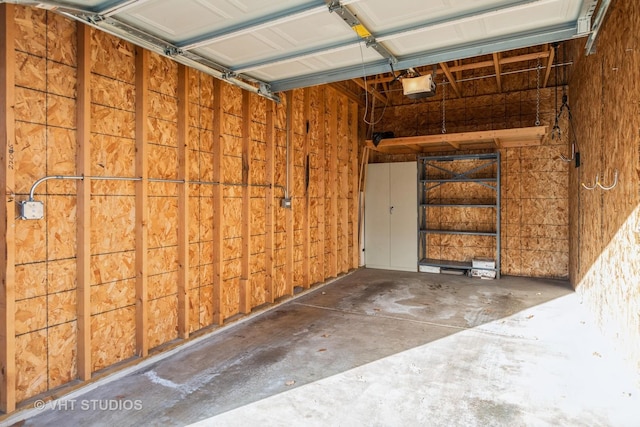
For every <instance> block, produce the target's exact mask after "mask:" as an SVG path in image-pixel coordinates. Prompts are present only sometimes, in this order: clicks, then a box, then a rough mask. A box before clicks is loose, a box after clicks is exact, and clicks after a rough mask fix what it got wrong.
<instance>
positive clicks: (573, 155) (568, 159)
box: [560, 144, 576, 163]
mask: <svg viewBox="0 0 640 427" xmlns="http://www.w3.org/2000/svg"><path fill="white" fill-rule="evenodd" d="M575 158H576V144H571V158H569V157H565V155H564V154H560V160H562V161H563V162H567V163H569V162H572V161H573V159H575Z"/></svg>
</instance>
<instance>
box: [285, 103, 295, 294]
mask: <svg viewBox="0 0 640 427" xmlns="http://www.w3.org/2000/svg"><path fill="white" fill-rule="evenodd" d="M286 97H287V130H286V132H287V165H286V167H287V170H288V171H289V172H288V173H287V183H286V187H287V189H288V190H289V194H288V196H289V197H293V195H292V187H291V182H292V181H293V174H294V162H293V150H294V148H293V92H292V91H288V92H287V94H286ZM285 221H286V239H287V241H286V249H285V253H286V255H285V256H286V263H285V286H286V289H287V294H288V295H293V288H294V283H293V244H294V239H293V233H294V227H293V207H291V208H289V209H286V212H285Z"/></svg>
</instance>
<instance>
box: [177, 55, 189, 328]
mask: <svg viewBox="0 0 640 427" xmlns="http://www.w3.org/2000/svg"><path fill="white" fill-rule="evenodd" d="M188 84H189V68H187V67H185V66H184V65H178V179H179V180H184V181H185V182H184V184H182V185H179V186H178V337H180V338H183V339H186V338H188V337H189V271H190V269H189V184H188V182H187V181H188V180H189V153H188V139H189V90H188V87H187V85H188Z"/></svg>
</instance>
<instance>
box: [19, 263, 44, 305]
mask: <svg viewBox="0 0 640 427" xmlns="http://www.w3.org/2000/svg"><path fill="white" fill-rule="evenodd" d="M46 293H47V263H46V262H39V263H33V264H26V265H17V266H16V300H17V301H19V300H22V299H26V298H33V297H35V296H40V295H44V294H46Z"/></svg>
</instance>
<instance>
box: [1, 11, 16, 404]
mask: <svg viewBox="0 0 640 427" xmlns="http://www.w3.org/2000/svg"><path fill="white" fill-rule="evenodd" d="M0 28H1V30H0V34H1V37H0V146H1V147H2V149H1V151H0V156H1V157H0V182H2V183H3V185H4V187H5V188H4V192H5V194H4V197H3V199H4V200H3V203H2V208H0V234H1V235H2V236H3V239H2V241H0V250H1V251H2V253H3V255H4V256H0V274H2V282H1V286H0V322H2V325H0V375H1V376H0V411H2V412H5V413H8V412H13V411H14V410H15V409H16V347H15V345H16V344H15V342H16V328H15V313H16V295H15V278H16V269H15V225H14V222H15V211H16V210H15V209H16V207H15V194H14V186H15V163H14V162H15V160H14V149H15V115H14V106H15V68H14V67H15V50H14V44H15V43H14V40H15V34H14V31H15V28H14V6H13V5H10V4H6V3H5V4H0Z"/></svg>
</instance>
